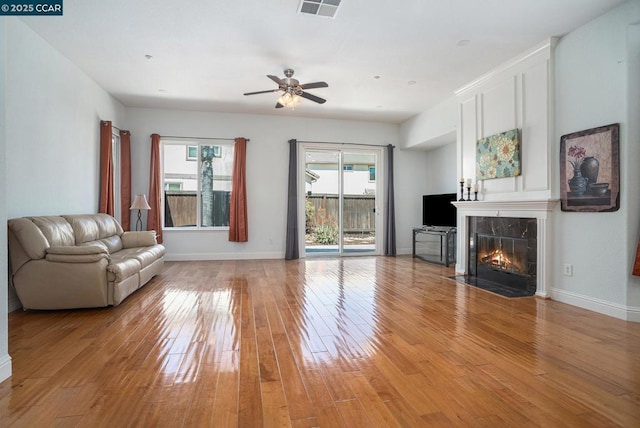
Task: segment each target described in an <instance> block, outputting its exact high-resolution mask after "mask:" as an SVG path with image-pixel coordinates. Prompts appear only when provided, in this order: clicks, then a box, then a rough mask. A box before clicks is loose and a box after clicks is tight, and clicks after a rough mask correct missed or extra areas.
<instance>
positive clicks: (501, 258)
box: [477, 234, 527, 275]
mask: <svg viewBox="0 0 640 428" xmlns="http://www.w3.org/2000/svg"><path fill="white" fill-rule="evenodd" d="M477 251H478V265H479V266H481V267H486V268H489V269H495V270H499V271H504V272H512V273H517V274H520V275H526V274H527V240H526V239H516V238H507V237H496V236H489V235H482V234H478V250H477Z"/></svg>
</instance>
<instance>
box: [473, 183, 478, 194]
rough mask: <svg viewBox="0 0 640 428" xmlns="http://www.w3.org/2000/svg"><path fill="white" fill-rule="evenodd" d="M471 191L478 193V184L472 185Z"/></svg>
mask: <svg viewBox="0 0 640 428" xmlns="http://www.w3.org/2000/svg"><path fill="white" fill-rule="evenodd" d="M473 191H474V192H477V191H478V183H476V184H474V185H473Z"/></svg>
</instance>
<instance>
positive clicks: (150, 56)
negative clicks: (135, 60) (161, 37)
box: [144, 54, 153, 59]
mask: <svg viewBox="0 0 640 428" xmlns="http://www.w3.org/2000/svg"><path fill="white" fill-rule="evenodd" d="M144 57H145V58H146V59H151V58H153V56H152V55H149V54H146V55H145V56H144Z"/></svg>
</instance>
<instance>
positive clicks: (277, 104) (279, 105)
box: [276, 103, 284, 108]
mask: <svg viewBox="0 0 640 428" xmlns="http://www.w3.org/2000/svg"><path fill="white" fill-rule="evenodd" d="M282 107H284V106H283V105H282V104H280V103H276V108H282Z"/></svg>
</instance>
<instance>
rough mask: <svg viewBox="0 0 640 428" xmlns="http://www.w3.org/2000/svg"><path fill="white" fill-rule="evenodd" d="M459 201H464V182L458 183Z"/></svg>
mask: <svg viewBox="0 0 640 428" xmlns="http://www.w3.org/2000/svg"><path fill="white" fill-rule="evenodd" d="M458 200H459V201H464V181H461V182H460V199H458Z"/></svg>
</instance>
